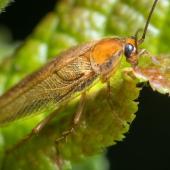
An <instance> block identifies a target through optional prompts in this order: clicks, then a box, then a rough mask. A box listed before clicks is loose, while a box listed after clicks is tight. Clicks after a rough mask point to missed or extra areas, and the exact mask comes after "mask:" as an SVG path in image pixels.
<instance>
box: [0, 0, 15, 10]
mask: <svg viewBox="0 0 170 170" xmlns="http://www.w3.org/2000/svg"><path fill="white" fill-rule="evenodd" d="M10 2H13V0H0V12H2V11H3V10H4V9H5V7H7V6H8V5H9V3H10Z"/></svg>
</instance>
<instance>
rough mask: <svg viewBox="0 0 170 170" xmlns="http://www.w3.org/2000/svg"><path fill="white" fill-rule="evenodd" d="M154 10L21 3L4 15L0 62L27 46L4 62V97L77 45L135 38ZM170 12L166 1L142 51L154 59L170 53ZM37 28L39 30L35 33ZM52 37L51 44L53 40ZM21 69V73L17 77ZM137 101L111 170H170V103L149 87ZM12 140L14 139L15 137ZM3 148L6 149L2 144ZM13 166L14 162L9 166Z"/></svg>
mask: <svg viewBox="0 0 170 170" xmlns="http://www.w3.org/2000/svg"><path fill="white" fill-rule="evenodd" d="M56 2H57V4H56ZM151 4H152V1H147V0H141V1H137V0H128V1H125V0H94V1H92V0H84V1H81V0H63V1H62V0H61V2H59V1H55V0H43V1H40V0H37V1H33V0H24V1H23V0H16V2H14V3H11V5H9V6H8V7H7V8H6V9H5V12H2V13H1V15H0V24H1V29H0V62H1V63H2V62H4V60H3V59H2V58H4V57H7V56H10V54H11V53H12V51H13V50H14V49H15V48H16V47H18V46H19V45H20V44H21V43H22V42H24V46H25V49H24V48H23V50H21V51H20V53H19V54H18V56H17V57H16V58H15V57H14V59H12V61H11V59H9V60H10V61H9V60H8V59H7V60H5V62H6V63H7V64H6V67H3V68H2V67H1V68H0V71H1V72H0V83H1V86H0V93H3V91H5V90H6V89H8V88H9V87H10V86H11V84H14V82H16V81H18V80H19V79H21V77H24V76H25V75H26V74H27V73H29V72H31V71H32V70H35V69H36V68H38V67H40V66H41V65H43V64H44V63H46V62H47V60H48V59H49V58H51V57H53V56H55V55H56V54H58V53H59V52H60V51H62V50H63V49H67V48H68V47H70V46H72V45H75V44H79V43H82V42H86V41H88V40H91V39H97V38H102V37H104V36H113V35H116V36H122V37H124V36H126V37H127V36H131V35H134V33H135V31H136V30H137V29H139V28H143V26H144V24H145V19H146V17H147V14H148V10H149V8H150V6H151ZM51 11H54V12H53V13H51V14H49V16H48V18H47V20H49V22H46V23H44V24H43V23H41V24H42V25H41V24H38V23H39V22H40V20H42V19H44V17H45V16H46V14H48V13H49V12H51ZM169 12H170V2H169V1H167V0H161V1H160V2H159V4H158V6H157V8H156V10H155V13H154V16H153V18H152V21H151V27H150V29H149V32H148V34H147V39H146V42H145V43H144V45H143V47H144V48H146V49H147V50H148V51H149V52H151V53H153V54H154V55H159V54H162V53H169V51H170V50H169V42H170V32H169V24H170V17H169ZM49 23H50V24H49ZM45 24H46V25H45ZM36 25H38V27H37V28H36V30H35V31H33V30H34V28H35V26H36ZM35 32H36V33H35ZM42 35H44V36H42ZM51 35H52V37H53V38H52V40H51V39H50V38H49V37H50V36H51ZM24 56H25V57H28V56H29V57H30V58H31V59H30V62H29V63H28V60H27V58H26V59H25V60H21V59H20V58H22V57H24ZM11 63H12V64H11ZM18 65H19V68H18ZM11 67H12V69H11ZM18 69H19V70H20V72H17V70H18ZM9 70H10V71H9ZM14 74H15V75H14ZM4 75H5V76H4ZM138 101H139V103H140V104H139V111H138V112H137V113H136V115H137V117H136V119H135V121H134V122H133V123H132V125H131V128H130V130H129V132H128V133H127V134H126V139H124V140H123V142H118V144H116V145H114V146H112V147H110V148H109V150H108V152H107V158H108V160H109V162H110V169H111V170H119V169H170V168H169V158H170V147H169V144H170V131H169V129H170V124H169V122H170V114H169V113H170V107H169V98H168V97H167V96H164V95H161V94H158V93H156V92H153V91H152V90H151V88H150V87H147V86H145V87H144V88H143V90H142V92H141V94H140V97H139V100H138ZM17 128H21V127H19V126H18V127H17ZM17 128H16V129H15V130H18V129H17ZM26 131H29V129H27V130H26ZM10 133H14V131H13V130H11V132H9V138H10V136H11V134H10ZM10 140H15V139H13V138H12V137H11V139H10ZM10 140H9V141H10ZM0 143H2V145H1V146H2V147H3V138H2V140H0ZM40 159H41V161H42V162H43V166H39V167H40V168H39V169H45V168H46V166H47V167H48V168H46V169H55V166H54V165H49V162H48V160H47V158H45V157H43V156H42V157H41V158H40ZM34 161H35V160H34ZM1 162H3V160H2V159H1ZM44 162H46V166H45V163H44ZM10 163H11V162H10V159H9V162H7V163H6V164H10ZM68 167H69V166H68ZM68 167H67V168H68ZM107 167H108V165H107V161H106V160H105V158H104V157H103V156H96V157H94V158H92V160H87V162H85V163H82V164H80V165H76V166H75V169H83V168H84V169H90V168H91V169H101V170H102V169H107ZM6 169H7V168H6ZM11 169H17V167H16V168H14V167H13V168H12V167H11Z"/></svg>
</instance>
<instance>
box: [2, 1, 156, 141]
mask: <svg viewBox="0 0 170 170" xmlns="http://www.w3.org/2000/svg"><path fill="white" fill-rule="evenodd" d="M157 2H158V0H154V3H153V5H152V8H151V10H150V13H149V16H148V19H147V21H146V24H145V27H144V31H143V35H142V37H141V38H140V39H138V36H137V35H138V31H137V33H136V35H135V36H133V37H130V38H117V37H116V38H114V37H111V38H104V39H101V40H96V41H92V42H88V43H86V44H83V45H79V46H76V47H74V48H71V49H69V50H67V51H65V52H63V53H62V54H60V55H59V56H57V57H56V58H54V59H53V60H52V61H51V62H49V63H48V64H46V65H45V66H44V67H43V68H41V69H40V70H38V71H37V72H35V73H33V74H31V75H29V76H27V77H26V78H25V79H23V80H22V81H21V82H19V83H18V84H17V85H16V86H14V87H13V88H11V89H10V90H9V91H7V92H6V93H5V94H4V95H2V96H1V97H0V125H3V124H5V123H7V122H11V121H14V120H16V119H19V118H22V117H25V116H28V115H34V114H37V113H41V112H42V110H44V109H46V108H48V106H51V107H53V108H54V109H56V110H55V111H54V112H52V113H51V114H49V115H48V116H47V117H46V118H45V119H44V120H42V121H41V122H40V123H39V124H38V125H37V126H36V127H35V128H34V129H33V130H32V132H31V133H30V135H28V137H26V138H25V139H28V138H30V137H31V136H32V135H33V134H36V133H38V132H39V131H40V130H41V129H42V128H43V127H44V126H45V125H46V124H47V123H48V122H49V121H50V120H51V119H52V118H53V117H55V116H56V115H57V113H58V112H59V111H60V107H58V105H60V104H61V103H62V102H64V101H66V100H69V99H70V98H71V97H72V96H73V94H75V93H76V92H80V94H81V98H80V102H79V105H78V108H77V111H76V113H75V116H74V120H73V125H72V127H71V129H69V130H68V131H66V132H64V133H63V134H62V136H61V138H60V139H63V138H65V137H66V136H67V135H69V134H70V133H71V132H72V131H73V129H74V126H75V125H76V124H78V122H79V119H80V117H81V114H82V111H83V108H84V106H85V98H86V91H87V88H88V87H90V85H92V83H93V82H94V81H95V80H101V81H102V82H103V83H106V84H107V86H108V89H109V88H110V83H109V79H110V77H111V76H112V75H113V74H114V73H115V72H116V71H117V67H118V66H119V65H120V62H121V59H122V56H123V55H124V56H125V57H126V60H127V61H128V62H129V63H130V64H131V65H132V69H133V68H135V67H136V66H137V64H138V58H139V57H140V56H141V50H140V51H139V50H138V47H139V45H140V44H142V43H143V41H144V40H145V36H146V33H147V29H148V25H149V22H150V19H151V16H152V14H153V11H154V9H155V6H156V4H157ZM60 139H59V140H60Z"/></svg>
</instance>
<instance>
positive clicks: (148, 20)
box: [138, 0, 158, 44]
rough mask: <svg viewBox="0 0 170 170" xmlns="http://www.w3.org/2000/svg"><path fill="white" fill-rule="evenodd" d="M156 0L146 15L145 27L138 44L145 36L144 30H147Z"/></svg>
mask: <svg viewBox="0 0 170 170" xmlns="http://www.w3.org/2000/svg"><path fill="white" fill-rule="evenodd" d="M157 2H158V0H155V1H154V3H153V5H152V8H151V10H150V12H149V15H148V19H147V21H146V24H145V27H144V31H143V35H142V37H141V39H140V40H139V41H138V43H139V44H141V43H142V42H143V41H144V40H145V36H146V32H147V29H148V26H149V23H150V20H151V16H152V14H153V11H154V9H155V6H156V4H157Z"/></svg>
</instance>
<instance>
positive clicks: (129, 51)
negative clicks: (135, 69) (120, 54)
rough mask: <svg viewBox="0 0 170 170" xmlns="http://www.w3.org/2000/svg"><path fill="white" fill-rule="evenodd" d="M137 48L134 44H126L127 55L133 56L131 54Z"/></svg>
mask: <svg viewBox="0 0 170 170" xmlns="http://www.w3.org/2000/svg"><path fill="white" fill-rule="evenodd" d="M135 50H136V48H135V47H134V46H133V45H132V44H126V45H125V56H126V57H127V58H130V57H131V54H132V53H134V52H135Z"/></svg>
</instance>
